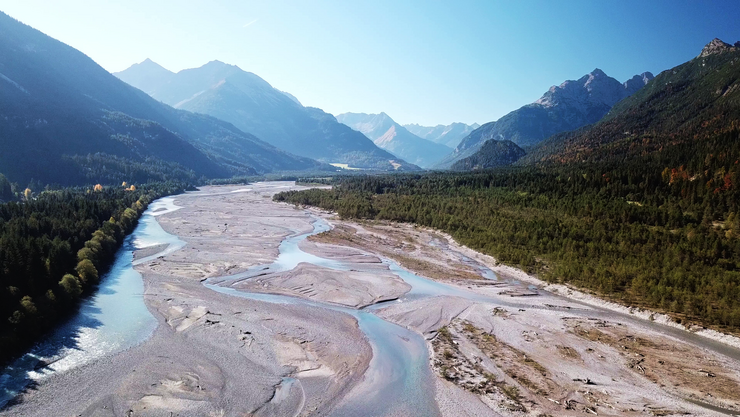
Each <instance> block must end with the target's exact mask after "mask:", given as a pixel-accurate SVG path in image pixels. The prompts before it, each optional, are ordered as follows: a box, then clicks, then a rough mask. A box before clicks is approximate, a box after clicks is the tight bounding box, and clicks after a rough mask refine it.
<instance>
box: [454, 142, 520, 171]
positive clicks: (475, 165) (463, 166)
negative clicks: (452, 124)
mask: <svg viewBox="0 0 740 417" xmlns="http://www.w3.org/2000/svg"><path fill="white" fill-rule="evenodd" d="M524 155H525V152H524V149H522V148H520V147H518V146H517V145H516V144H515V143H514V142H512V141H510V140H495V139H491V140H488V141H486V143H484V144H483V146H482V147H481V148H480V149H479V150H478V152H476V153H474V154H473V155H471V156H469V157H467V158H463V159H461V160H459V161H457V162H455V163H454V164H452V167H451V168H450V169H452V170H453V171H470V170H474V169H487V168H496V167H500V166H504V165H511V164H513V163H514V162H516V161H517V160H519V158H521V157H523V156H524Z"/></svg>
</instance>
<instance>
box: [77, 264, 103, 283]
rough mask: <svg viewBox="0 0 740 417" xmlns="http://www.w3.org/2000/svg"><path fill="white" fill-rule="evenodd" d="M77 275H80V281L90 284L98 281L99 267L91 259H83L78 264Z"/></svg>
mask: <svg viewBox="0 0 740 417" xmlns="http://www.w3.org/2000/svg"><path fill="white" fill-rule="evenodd" d="M76 270H77V276H79V277H80V281H82V283H83V284H90V283H96V282H98V279H99V276H98V269H97V268H95V265H93V263H92V262H91V261H90V260H89V259H83V260H81V261H80V262H79V263H78V264H77V268H76Z"/></svg>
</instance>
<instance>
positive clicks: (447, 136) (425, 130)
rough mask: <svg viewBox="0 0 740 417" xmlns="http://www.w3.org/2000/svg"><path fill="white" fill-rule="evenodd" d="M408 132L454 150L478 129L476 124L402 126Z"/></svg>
mask: <svg viewBox="0 0 740 417" xmlns="http://www.w3.org/2000/svg"><path fill="white" fill-rule="evenodd" d="M403 127H405V128H406V129H407V130H408V131H409V132H411V133H413V134H415V135H416V136H418V137H420V138H422V139H426V140H430V141H432V142H434V143H439V144H442V145H445V146H448V147H450V148H452V149H455V148H456V147H457V145H459V144H460V141H462V140H463V138H464V137H465V136H468V135H469V134H470V132H472V131H474V130H475V129H477V128H479V127H480V125H479V124H478V123H473V124H472V125H466V124H465V123H452V124H450V125H446V126H445V125H437V126H434V127H431V126H420V125H418V124H410V125H403Z"/></svg>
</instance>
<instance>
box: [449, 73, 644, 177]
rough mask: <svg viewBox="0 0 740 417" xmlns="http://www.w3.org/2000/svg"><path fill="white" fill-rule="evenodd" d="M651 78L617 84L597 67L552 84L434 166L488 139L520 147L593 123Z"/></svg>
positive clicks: (467, 152) (475, 133)
mask: <svg viewBox="0 0 740 417" xmlns="http://www.w3.org/2000/svg"><path fill="white" fill-rule="evenodd" d="M652 79H653V75H652V74H651V73H649V72H645V73H642V74H640V75H635V76H634V77H632V78H631V79H629V80H628V81H626V82H624V83H620V82H619V81H617V80H615V79H614V78H612V77H609V76H608V75H606V74H605V73H604V72H603V71H602V70H600V69H598V68H597V69H595V70H594V71H592V72H590V73H588V74H586V75H584V76H583V77H581V78H579V79H578V80H568V81H565V82H564V83H562V84H560V85H559V86H552V87H551V88H550V89H549V90H548V91H547V92H546V93H545V94H544V95H543V96H542V97H541V98H540V99H539V100H537V101H535V102H534V103H532V104H528V105H526V106H523V107H521V108H519V109H517V110H514V111H512V112H511V113H508V114H507V115H505V116H503V117H502V118H500V119H499V120H497V121H494V122H490V123H486V124H484V125H482V126H481V127H479V128H477V129H475V130H474V131H473V132H471V133H470V134H469V135H468V136H467V137H465V138H464V139H463V140H462V141H461V142H460V144H459V145H458V146H457V147H456V148H455V151H454V152H453V153H452V154H451V155H449V156H448V157H447V158H445V159H444V160H443V161H442V162H440V163H439V164H437V166H436V167H437V168H449V167H450V166H451V165H452V164H453V163H455V162H456V161H459V160H461V159H463V158H466V157H468V156H471V155H473V154H474V153H475V152H477V151H478V150H479V149H480V148H481V146H482V145H483V144H484V143H485V142H486V141H487V140H490V139H496V140H510V141H512V142H513V143H515V144H517V145H518V146H520V147H528V146H532V145H536V144H537V143H539V142H541V141H542V140H544V139H546V138H548V137H550V136H552V135H554V134H556V133H560V132H566V131H571V130H575V129H578V128H580V127H582V126H585V125H588V124H592V123H595V122H597V121H599V120H600V119H601V118H602V117H604V115H606V114H607V112H609V110H610V109H611V108H612V106H614V104H616V103H617V102H619V101H620V100H622V99H624V98H626V97H629V96H630V95H632V94H634V93H635V92H636V91H637V90H639V89H640V88H642V87H643V86H644V85H645V84H647V83H648V82H649V81H650V80H652Z"/></svg>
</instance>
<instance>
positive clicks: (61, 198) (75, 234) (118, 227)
mask: <svg viewBox="0 0 740 417" xmlns="http://www.w3.org/2000/svg"><path fill="white" fill-rule="evenodd" d="M184 187H185V186H184V185H183V184H179V183H160V184H155V185H147V186H142V187H140V188H136V187H123V186H120V187H111V188H108V187H102V186H96V187H95V188H94V189H81V188H80V189H66V190H61V191H44V192H42V193H40V194H39V195H37V196H35V195H34V194H33V193H32V192H31V190H28V191H27V192H26V194H25V197H24V200H25V201H23V202H10V203H4V204H0V317H1V318H2V319H0V363H3V362H6V361H7V360H9V359H10V358H12V357H13V356H14V355H15V354H17V353H18V352H20V351H22V350H23V349H25V348H27V347H28V345H29V344H31V343H33V342H34V341H35V340H37V339H38V338H39V337H40V336H41V335H43V334H44V333H45V332H46V331H48V330H49V329H51V328H52V327H53V326H54V325H56V324H57V323H59V321H60V320H62V319H64V318H65V317H67V315H68V314H69V313H70V312H72V311H74V309H75V308H76V307H77V305H78V302H79V300H80V297H82V296H84V295H85V294H86V293H89V292H90V291H92V289H93V288H94V287H95V285H96V284H97V283H98V280H99V278H100V277H101V276H102V274H104V273H105V272H106V270H107V269H108V268H109V266H110V265H111V263H112V261H113V258H114V255H115V253H116V251H117V250H118V248H119V247H120V246H121V244H122V243H123V240H124V238H125V236H126V235H127V234H128V233H131V232H132V231H133V229H134V227H135V226H136V224H137V222H138V219H139V216H140V215H141V213H142V212H143V211H144V210H146V208H147V205H148V204H149V202H151V201H152V200H154V199H156V198H158V197H161V196H163V195H168V194H174V193H178V192H182V191H184ZM0 192H2V190H0Z"/></svg>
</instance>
